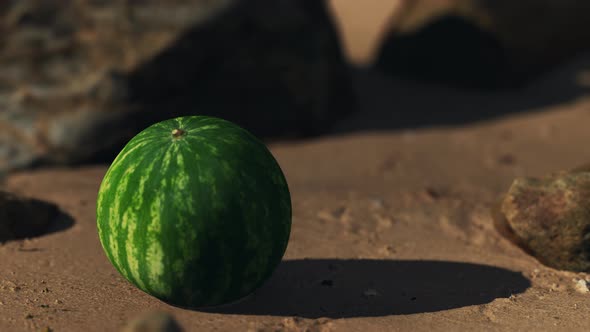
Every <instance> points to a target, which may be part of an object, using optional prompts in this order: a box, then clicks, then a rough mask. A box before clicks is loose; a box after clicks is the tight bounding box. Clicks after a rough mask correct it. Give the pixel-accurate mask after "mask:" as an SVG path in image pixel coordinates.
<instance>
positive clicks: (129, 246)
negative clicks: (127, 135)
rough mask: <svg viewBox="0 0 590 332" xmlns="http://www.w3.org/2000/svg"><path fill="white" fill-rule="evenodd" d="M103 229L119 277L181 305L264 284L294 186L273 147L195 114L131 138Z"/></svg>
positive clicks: (112, 180)
mask: <svg viewBox="0 0 590 332" xmlns="http://www.w3.org/2000/svg"><path fill="white" fill-rule="evenodd" d="M96 213H97V227H98V235H99V238H100V242H101V244H102V247H103V249H104V251H105V253H106V256H107V257H108V259H109V260H110V262H111V263H112V264H113V265H114V267H115V268H116V269H117V270H118V271H119V273H120V274H121V275H122V276H123V277H125V278H126V279H127V280H128V281H129V282H131V283H132V284H134V285H135V286H137V287H138V288H139V289H141V290H143V291H144V292H146V293H148V294H150V295H152V296H154V297H156V298H159V299H161V300H162V301H165V302H167V303H169V304H172V305H176V306H181V307H190V308H197V307H207V306H215V305H220V304H226V303H230V302H234V301H237V300H239V299H241V298H243V297H245V296H247V295H249V294H251V293H252V292H253V291H254V290H256V289H257V288H258V287H260V286H261V285H262V284H263V283H264V282H265V281H266V280H267V279H268V278H269V277H270V276H271V274H272V273H273V271H274V269H275V268H276V267H277V265H278V264H279V263H280V261H281V259H282V257H283V254H284V253H285V250H286V247H287V243H288V241H289V234H290V230H291V198H290V194H289V188H288V186H287V182H286V180H285V177H284V175H283V172H282V171H281V168H280V167H279V165H278V163H277V161H276V160H275V159H274V157H273V156H272V154H271V153H270V151H269V150H268V149H267V147H266V146H265V145H264V144H263V143H262V142H260V141H259V140H258V139H257V138H256V137H254V136H253V135H252V134H250V133H249V132H248V131H246V130H245V129H243V128H241V127H239V126H237V125H236V124H233V123H231V122H229V121H226V120H222V119H219V118H214V117H206V116H186V117H180V118H175V119H170V120H166V121H163V122H160V123H157V124H154V125H152V126H150V127H148V128H147V129H145V130H143V131H142V132H141V133H139V134H137V136H135V137H134V138H132V139H131V140H130V141H129V142H128V144H127V145H126V146H125V147H124V148H123V150H122V151H121V152H120V153H119V155H118V156H117V157H116V159H115V160H114V161H113V163H112V164H111V166H110V167H109V169H108V171H107V173H106V174H105V176H104V179H103V181H102V183H101V185H100V189H99V193H98V199H97V211H96Z"/></svg>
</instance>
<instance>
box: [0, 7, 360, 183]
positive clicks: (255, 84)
mask: <svg viewBox="0 0 590 332" xmlns="http://www.w3.org/2000/svg"><path fill="white" fill-rule="evenodd" d="M0 36H1V37H0V64H1V67H2V69H1V70H0V172H1V171H2V170H5V171H6V170H12V169H18V168H23V167H28V166H31V165H34V164H39V163H60V164H72V163H79V162H87V161H97V160H100V161H112V159H113V158H114V156H115V155H116V153H117V152H118V151H119V149H120V148H121V147H122V146H123V145H124V143H126V142H127V141H128V139H130V138H131V137H132V136H133V135H134V134H136V133H137V132H139V131H140V130H141V129H144V128H145V127H146V126H148V125H149V124H151V123H153V122H157V121H160V120H163V119H167V118H170V117H174V116H181V115H187V114H203V115H212V116H219V117H223V118H226V119H228V120H231V121H234V122H237V123H238V124H240V125H242V126H244V127H246V128H247V129H249V130H251V131H252V132H254V134H256V135H258V136H260V137H262V138H277V137H284V136H300V135H314V134H318V133H321V132H323V131H325V130H327V129H328V128H327V127H328V126H329V125H330V124H331V123H332V122H333V120H334V119H335V118H337V117H340V116H343V115H345V114H346V113H348V112H350V111H351V110H353V109H354V100H353V97H352V95H353V94H352V86H351V84H350V81H349V79H348V68H347V65H346V63H345V60H344V58H343V55H342V52H341V50H340V46H339V44H338V37H337V34H336V31H335V28H334V26H333V24H332V22H331V19H330V17H329V15H328V13H327V9H326V5H325V3H324V1H321V0H283V1H271V0H248V1H246V0H209V1H202V0H173V1H164V0H141V1H123V0H109V1H91V0H82V1H75V2H72V3H68V4H67V5H65V4H64V2H62V1H57V0H52V1H41V2H40V1H34V0H19V1H16V0H12V1H8V2H6V3H3V4H2V5H0Z"/></svg>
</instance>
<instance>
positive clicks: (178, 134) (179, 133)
mask: <svg viewBox="0 0 590 332" xmlns="http://www.w3.org/2000/svg"><path fill="white" fill-rule="evenodd" d="M184 134H186V131H184V130H182V129H178V128H177V129H174V130H172V137H174V138H180V137H182V136H184Z"/></svg>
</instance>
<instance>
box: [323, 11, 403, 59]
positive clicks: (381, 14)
mask: <svg viewBox="0 0 590 332" xmlns="http://www.w3.org/2000/svg"><path fill="white" fill-rule="evenodd" d="M328 3H329V5H330V9H331V11H332V15H333V17H334V19H333V20H334V23H335V24H336V26H337V27H338V30H339V32H340V34H341V43H342V45H343V50H344V52H345V53H346V55H347V56H348V59H349V60H350V61H351V62H353V63H355V64H357V65H367V64H369V63H371V62H373V61H374V60H375V56H376V51H377V48H378V47H379V43H380V42H381V40H382V39H383V37H384V35H385V32H386V28H387V24H388V22H389V21H390V20H391V19H392V18H393V17H395V13H396V11H397V10H398V9H399V8H400V4H401V1H400V0H389V1H375V0H373V1H365V2H362V3H361V2H359V1H358V0H330V1H328Z"/></svg>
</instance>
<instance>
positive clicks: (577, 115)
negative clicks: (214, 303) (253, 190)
mask: <svg viewBox="0 0 590 332" xmlns="http://www.w3.org/2000/svg"><path fill="white" fill-rule="evenodd" d="M421 91H423V90H421ZM478 98H479V97H478ZM482 98H483V97H482ZM497 99H498V98H495V99H494V100H497ZM535 110H536V112H527V113H519V114H516V115H505V116H503V117H501V118H493V119H487V120H485V121H479V122H475V123H471V124H463V125H445V126H442V125H434V126H430V127H427V128H422V129H407V128H406V129H395V130H387V131H384V130H381V131H377V130H368V129H367V130H361V131H350V130H344V129H343V131H342V133H339V134H334V135H330V136H326V137H324V138H319V139H314V140H309V141H300V142H285V143H275V144H273V145H272V146H271V149H272V152H273V153H274V154H275V156H276V157H277V159H278V161H279V162H280V164H281V165H282V167H283V169H284V171H285V174H286V176H287V179H288V181H289V184H290V187H291V191H292V196H293V208H294V215H293V231H292V235H291V240H290V243H289V247H288V249H287V253H286V255H285V257H284V262H283V263H282V264H281V265H280V267H279V268H278V270H277V271H276V273H275V275H274V276H273V278H272V279H271V280H270V281H269V282H268V283H266V284H265V285H264V286H263V287H262V288H261V289H260V290H259V291H257V292H256V293H255V294H254V295H252V296H251V297H250V298H248V299H246V300H245V301H243V302H241V303H239V304H237V305H234V306H230V307H225V308H218V309H214V310H210V311H208V312H202V311H192V310H185V309H179V308H175V307H172V306H169V305H167V304H165V303H162V302H161V301H159V300H157V299H155V298H153V297H151V296H149V295H147V294H144V293H142V292H141V291H139V290H138V289H136V288H135V287H133V286H132V285H130V284H129V283H127V282H126V281H125V280H124V279H123V278H122V277H121V276H120V275H119V274H118V273H117V272H116V271H115V269H114V268H113V266H111V265H110V263H109V262H108V261H107V258H106V256H105V255H104V253H103V251H102V248H101V246H100V243H99V241H98V237H97V230H96V225H95V199H96V192H97V188H98V185H99V183H100V181H101V179H102V176H103V175H104V173H105V171H106V166H105V165H97V166H87V167H83V168H56V169H45V170H37V171H27V172H22V173H19V174H14V175H12V176H10V177H9V178H8V179H7V180H6V183H5V187H6V188H8V189H10V190H13V191H16V192H19V193H22V194H26V195H29V196H32V197H36V198H40V199H44V200H47V201H50V202H54V203H56V204H58V205H59V206H60V208H61V209H62V210H63V211H64V213H65V214H67V216H69V218H70V221H71V223H72V225H71V227H67V228H66V229H64V230H62V231H59V232H54V233H51V234H48V235H45V236H41V237H37V238H32V239H28V240H24V241H13V242H8V243H7V244H5V245H2V246H0V262H1V263H0V264H1V267H2V268H1V269H0V313H1V314H0V331H34V330H38V329H41V328H44V327H50V328H51V329H53V331H116V330H118V329H119V328H121V327H122V326H123V325H125V322H127V321H128V320H130V319H132V318H134V317H136V316H137V315H139V314H141V313H144V312H146V311H151V310H162V311H165V312H169V313H171V314H172V315H173V316H174V317H175V318H176V319H177V320H178V321H179V323H180V324H181V325H182V326H183V327H184V328H185V329H186V330H187V331H276V330H286V331H409V330H411V331H433V330H435V331H444V330H477V331H482V330H494V331H496V330H497V331H515V330H521V331H526V330H535V331H539V330H541V331H546V330H563V331H587V330H589V329H590V319H589V318H588V312H589V311H588V310H590V293H585V292H584V291H585V288H584V285H585V283H584V281H580V280H583V279H585V278H588V277H589V276H588V275H587V274H582V273H570V272H564V271H557V270H553V269H551V268H547V267H545V266H543V265H541V264H540V263H538V261H537V260H536V259H535V258H533V257H531V256H528V255H527V254H526V253H524V252H523V251H522V250H520V249H519V248H517V247H516V246H514V245H513V244H512V243H510V242H508V241H507V240H505V239H504V238H502V237H501V236H500V235H499V234H498V233H497V232H496V231H495V230H494V228H493V226H492V219H491V217H490V213H489V208H490V206H491V205H492V204H493V202H494V201H495V200H496V199H497V197H498V196H499V195H500V194H502V193H503V192H505V190H506V189H507V188H508V186H509V185H510V183H511V181H512V179H513V178H514V177H517V176H523V175H527V176H528V175H530V176H534V175H542V174H545V173H548V172H552V171H555V170H561V169H569V168H572V167H573V166H576V165H579V164H583V163H585V162H588V161H590V150H589V149H587V142H589V141H590V130H588V123H589V121H590V98H589V97H584V96H578V97H577V98H571V99H570V100H569V101H567V102H562V103H558V104H553V105H549V106H545V107H544V108H543V107H540V108H536V109H535ZM64 222H65V221H64Z"/></svg>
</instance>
